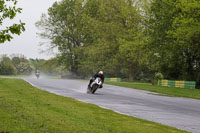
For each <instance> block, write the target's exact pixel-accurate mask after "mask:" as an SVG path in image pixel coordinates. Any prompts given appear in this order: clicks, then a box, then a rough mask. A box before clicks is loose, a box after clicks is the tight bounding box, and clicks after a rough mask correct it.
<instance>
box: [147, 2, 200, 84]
mask: <svg viewBox="0 0 200 133" xmlns="http://www.w3.org/2000/svg"><path fill="white" fill-rule="evenodd" d="M150 13H151V14H150V19H149V21H148V30H149V35H150V36H149V43H148V44H149V46H148V47H149V49H150V51H151V52H150V53H151V58H152V57H155V56H154V55H155V54H156V55H157V56H156V58H157V57H158V56H159V60H158V61H159V64H160V65H159V71H161V72H162V73H163V74H164V76H165V77H166V78H168V79H181V80H195V81H197V82H198V84H199V79H200V56H199V55H200V51H199V44H200V39H199V35H200V19H199V18H200V3H199V0H176V1H174V0H160V1H157V0H153V1H152V3H151V9H150ZM154 59H155V58H154Z"/></svg>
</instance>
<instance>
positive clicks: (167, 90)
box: [106, 82, 200, 99]
mask: <svg viewBox="0 0 200 133" xmlns="http://www.w3.org/2000/svg"><path fill="white" fill-rule="evenodd" d="M106 84H111V85H116V86H121V87H128V88H135V89H141V90H147V91H151V92H157V93H160V94H164V95H168V96H177V97H185V98H193V99H200V89H188V88H172V87H163V86H157V85H151V84H148V83H134V82H106Z"/></svg>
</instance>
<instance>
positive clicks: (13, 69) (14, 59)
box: [0, 55, 63, 76]
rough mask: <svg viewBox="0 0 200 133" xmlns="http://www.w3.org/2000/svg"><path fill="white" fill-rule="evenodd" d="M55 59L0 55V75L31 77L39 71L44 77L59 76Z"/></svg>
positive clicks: (60, 69)
mask: <svg viewBox="0 0 200 133" xmlns="http://www.w3.org/2000/svg"><path fill="white" fill-rule="evenodd" d="M57 64H58V63H57V59H56V58H53V59H49V60H44V59H27V58H26V57H25V56H23V55H11V56H10V57H9V56H7V55H2V56H1V57H0V75H31V74H34V73H35V71H36V70H40V71H41V72H42V73H44V74H46V75H49V76H51V75H60V74H61V73H62V71H63V70H62V68H61V67H60V66H58V65H57Z"/></svg>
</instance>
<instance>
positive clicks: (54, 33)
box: [36, 0, 145, 79]
mask: <svg viewBox="0 0 200 133" xmlns="http://www.w3.org/2000/svg"><path fill="white" fill-rule="evenodd" d="M134 3H135V1H134V0H131V1H125V0H117V1H116V0H106V1H105V0H87V1H84V0H72V1H71V0H62V1H60V2H56V3H54V4H53V6H52V7H51V8H49V10H48V16H46V15H43V16H42V17H41V20H40V21H38V22H37V23H36V26H37V27H38V28H40V29H42V30H43V32H42V33H40V34H39V35H40V36H41V37H45V38H48V39H50V40H51V43H52V45H53V46H56V47H58V50H59V52H60V53H59V56H60V60H59V62H60V63H61V64H65V66H66V68H67V69H68V70H70V71H72V72H73V73H75V74H81V75H84V76H89V75H91V74H93V73H95V72H97V71H98V70H104V72H105V73H106V74H107V75H109V76H123V75H126V76H127V75H129V76H130V77H132V78H130V79H133V78H134V77H135V76H132V75H133V74H135V72H136V70H137V73H139V70H140V68H139V67H141V63H140V64H138V63H139V62H142V61H141V60H142V57H145V56H144V55H143V54H144V53H143V54H140V53H139V51H140V50H141V49H142V48H141V46H140V45H143V41H141V42H139V41H140V39H141V38H142V37H144V35H143V34H142V31H143V30H144V27H143V26H142V19H143V18H142V17H141V14H140V12H139V11H138V10H137V8H136V7H135V6H134ZM142 39H144V40H145V38H142ZM126 44H127V45H126ZM129 48H131V49H132V50H135V51H134V52H132V53H133V54H132V55H131V59H135V60H134V61H132V60H131V59H128V58H129V57H128V56H124V55H123V54H127V53H128V52H129ZM136 51H137V52H136ZM138 53H139V54H138ZM136 55H137V57H138V56H139V58H137V59H136V58H135V57H134V56H136ZM119 57H122V58H119ZM119 60H123V61H120V63H121V64H119ZM130 62H131V64H132V65H131V66H129V70H128V71H129V72H123V71H121V69H124V70H125V69H126V67H127V65H129V64H130ZM132 62H134V63H132ZM133 69H135V70H133ZM131 71H134V72H131Z"/></svg>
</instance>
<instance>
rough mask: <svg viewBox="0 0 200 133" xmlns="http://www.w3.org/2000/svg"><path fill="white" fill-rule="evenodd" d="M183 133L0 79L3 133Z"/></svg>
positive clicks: (17, 80)
mask: <svg viewBox="0 0 200 133" xmlns="http://www.w3.org/2000/svg"><path fill="white" fill-rule="evenodd" d="M4 132H9V133H33V132H34V133H183V132H185V131H181V130H178V129H175V128H172V127H168V126H164V125H161V124H157V123H153V122H149V121H146V120H141V119H138V118H134V117H130V116H126V115H122V114H118V113H115V112H113V111H111V110H107V109H102V108H100V107H98V106H96V105H92V104H87V103H83V102H80V101H77V100H74V99H72V98H66V97H62V96H58V95H55V94H51V93H48V92H46V91H43V90H39V89H37V88H35V87H33V86H31V85H30V84H28V83H26V82H25V81H23V80H21V79H0V133H4Z"/></svg>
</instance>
